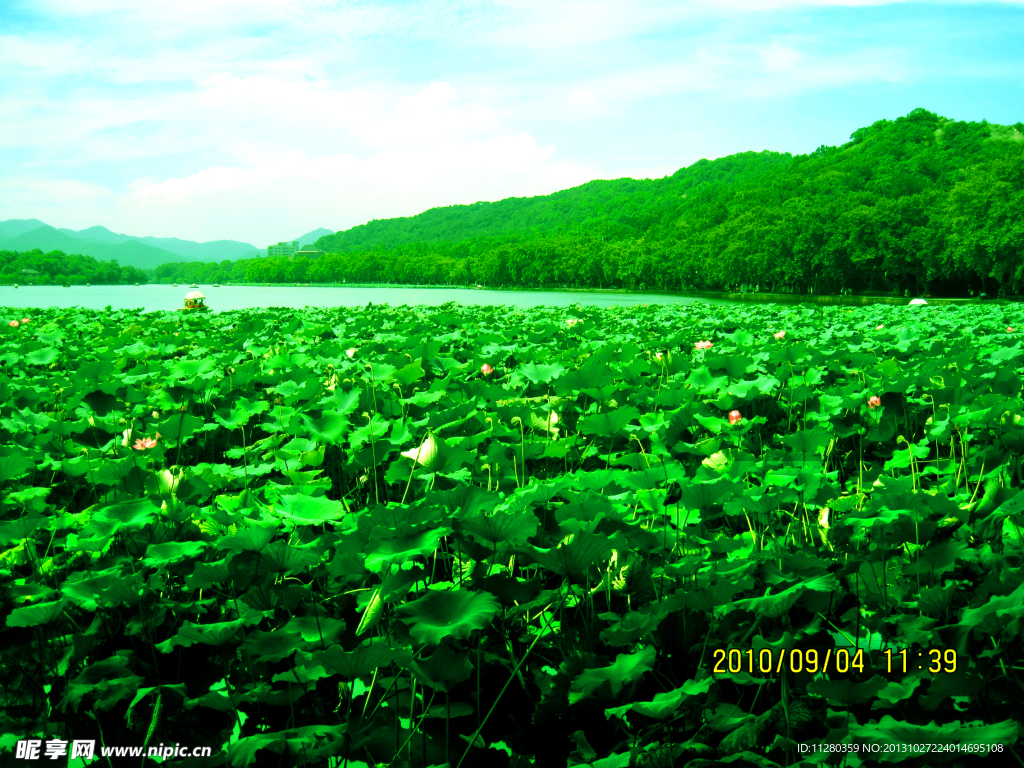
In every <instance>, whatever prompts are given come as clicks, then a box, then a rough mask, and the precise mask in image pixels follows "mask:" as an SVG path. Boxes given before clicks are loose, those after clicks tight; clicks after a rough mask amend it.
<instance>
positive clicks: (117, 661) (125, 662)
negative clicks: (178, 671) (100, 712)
mask: <svg viewBox="0 0 1024 768" xmlns="http://www.w3.org/2000/svg"><path fill="white" fill-rule="evenodd" d="M117 653H118V655H115V656H111V657H110V658H109V659H103V660H102V661H97V662H94V663H92V664H90V665H89V666H88V667H86V668H85V669H84V670H83V671H82V673H81V674H80V675H78V677H76V678H74V679H73V680H72V681H71V682H70V683H69V684H68V686H67V688H65V689H64V696H63V698H62V699H61V704H60V708H61V709H66V708H67V707H68V706H69V705H70V706H71V707H73V708H74V710H75V711H76V712H77V711H78V705H79V704H80V703H81V702H82V700H83V699H84V698H85V697H86V696H91V697H93V698H95V699H96V705H95V706H96V707H98V708H99V709H110V708H111V707H113V706H114V705H115V704H117V703H118V702H119V701H122V700H123V699H127V698H129V697H131V696H133V695H134V694H135V691H137V690H138V688H139V686H140V685H142V683H144V682H145V680H146V679H145V678H144V677H139V676H138V675H135V674H132V671H131V669H130V668H129V664H130V663H131V660H130V658H129V655H130V654H131V651H118V652H117Z"/></svg>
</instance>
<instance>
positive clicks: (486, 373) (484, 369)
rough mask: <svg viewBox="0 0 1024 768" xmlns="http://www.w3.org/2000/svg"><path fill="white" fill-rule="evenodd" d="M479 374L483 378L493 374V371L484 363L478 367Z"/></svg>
mask: <svg viewBox="0 0 1024 768" xmlns="http://www.w3.org/2000/svg"><path fill="white" fill-rule="evenodd" d="M480 373H482V374H483V375H484V376H490V375H491V374H492V373H494V369H493V368H491V366H489V365H488V364H487V363H484V364H483V365H481V366H480Z"/></svg>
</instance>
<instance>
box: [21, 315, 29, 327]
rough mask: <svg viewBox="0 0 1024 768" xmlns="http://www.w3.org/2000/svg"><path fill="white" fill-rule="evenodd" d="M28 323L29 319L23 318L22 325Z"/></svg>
mask: <svg viewBox="0 0 1024 768" xmlns="http://www.w3.org/2000/svg"><path fill="white" fill-rule="evenodd" d="M28 321H29V318H27V317H23V318H21V324H22V325H26V324H27V323H28Z"/></svg>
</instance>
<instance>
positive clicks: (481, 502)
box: [427, 485, 501, 517]
mask: <svg viewBox="0 0 1024 768" xmlns="http://www.w3.org/2000/svg"><path fill="white" fill-rule="evenodd" d="M427 501H428V502H429V503H431V504H440V505H441V506H443V507H444V508H445V509H447V510H448V511H450V512H451V513H453V514H461V516H462V517H468V516H470V515H477V514H488V513H490V512H491V510H493V509H494V507H495V506H496V505H497V504H498V502H499V501H501V496H499V495H498V493H497V492H496V491H488V490H486V489H484V488H480V487H479V486H476V485H457V486H455V487H454V488H452V489H450V490H447V491H431V492H430V493H429V494H428V495H427Z"/></svg>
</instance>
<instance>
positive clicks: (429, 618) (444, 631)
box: [398, 589, 500, 645]
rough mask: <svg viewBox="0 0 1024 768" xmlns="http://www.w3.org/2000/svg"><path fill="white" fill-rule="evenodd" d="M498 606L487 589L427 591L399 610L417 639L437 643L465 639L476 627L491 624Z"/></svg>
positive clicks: (431, 643)
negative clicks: (485, 590)
mask: <svg viewBox="0 0 1024 768" xmlns="http://www.w3.org/2000/svg"><path fill="white" fill-rule="evenodd" d="M499 607H500V606H499V605H498V601H497V600H496V599H495V598H494V596H493V595H491V594H490V593H488V592H470V591H469V590H465V589H456V590H453V591H451V592H440V591H437V590H428V592H427V593H426V594H425V595H424V596H423V597H421V598H419V599H418V600H413V601H412V602H411V603H405V604H404V605H400V606H399V607H398V612H399V613H401V614H404V615H405V616H406V617H407V619H406V621H407V622H409V623H410V624H411V626H410V629H409V633H410V634H411V635H412V637H413V639H414V640H418V641H419V642H421V643H425V644H427V645H437V644H439V643H440V642H441V641H442V640H444V639H445V638H446V637H455V638H459V639H465V638H467V637H469V635H470V634H471V633H472V632H473V630H474V629H483V628H484V627H486V626H488V625H489V624H490V623H491V619H492V618H493V617H494V614H495V613H497V612H498V609H499Z"/></svg>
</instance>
